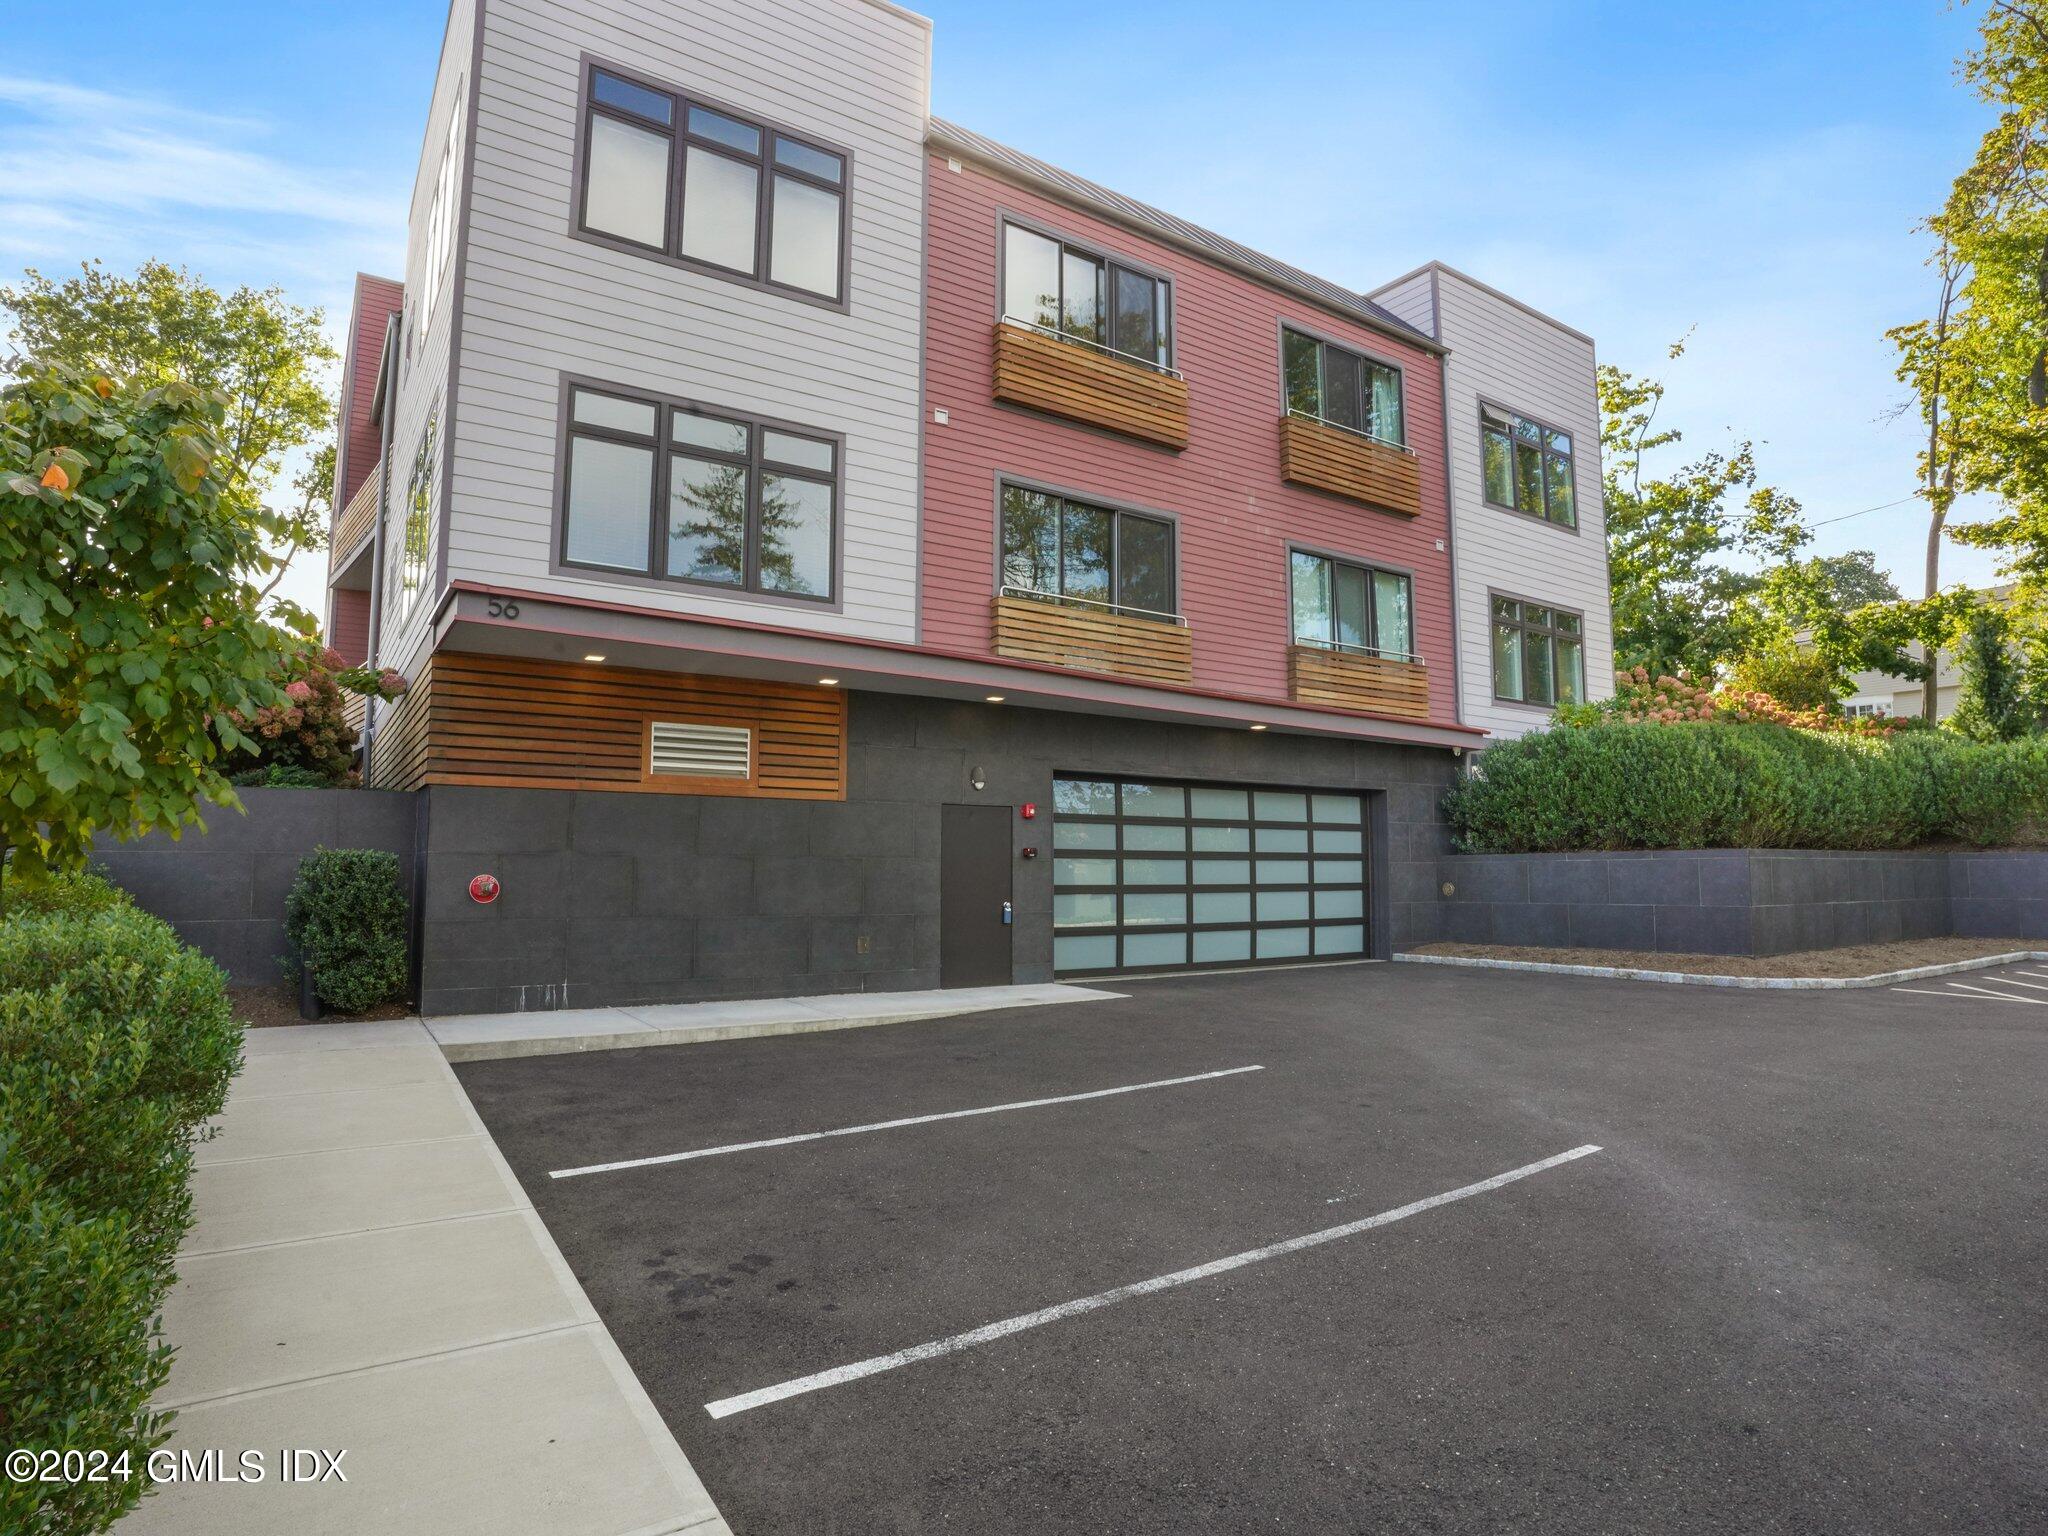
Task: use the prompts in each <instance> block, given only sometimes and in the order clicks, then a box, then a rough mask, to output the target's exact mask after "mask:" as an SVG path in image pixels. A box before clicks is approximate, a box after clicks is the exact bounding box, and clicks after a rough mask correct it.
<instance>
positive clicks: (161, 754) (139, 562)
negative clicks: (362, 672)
mask: <svg viewBox="0 0 2048 1536" xmlns="http://www.w3.org/2000/svg"><path fill="white" fill-rule="evenodd" d="M228 421H229V407H228V404H227V402H226V401H225V399H224V398H223V397H222V396H220V395H219V394H217V393H212V392H208V391H202V390H200V389H197V388H195V387H193V386H192V385H190V384H186V383H182V382H177V381H172V382H169V383H164V382H159V381H157V380H156V379H154V378H150V377H143V378H136V379H130V380H126V381H123V382H119V383H117V382H115V381H114V380H112V379H110V378H108V377H106V376H104V375H95V374H92V373H89V372H84V371H80V370H78V369H74V368H69V367H62V366H57V365H44V366H40V367H37V368H35V369H33V370H32V371H30V372H28V373H27V374H26V376H24V377H21V378H17V379H15V380H14V381H13V382H11V383H9V384H7V385H6V386H5V387H4V388H0V851H4V852H5V853H7V854H8V855H9V857H10V859H11V865H12V870H13V871H14V872H15V873H16V874H19V875H25V876H28V877H30V878H34V877H36V876H38V875H40V874H41V873H43V872H45V871H47V870H51V869H75V868H78V867H80V866H81V865H83V864H84V862H85V859H86V856H87V854H88V852H89V851H90V849H91V846H92V841H93V839H94V837H95V836H97V835H105V836H112V837H115V838H126V837H131V836H134V835H136V834H138V833H140V832H144V831H149V830H152V829H163V830H166V831H170V832H172V833H173V834H175V833H176V832H177V831H178V830H179V829H180V828H182V827H184V826H186V825H189V824H192V823H194V822H197V821H199V818H200V811H201V807H202V806H203V805H204V804H206V803H208V802H211V803H214V804H219V805H234V804H236V803H237V801H236V798H235V794H234V791H233V790H232V789H230V788H229V786H228V783H227V780H226V779H225V778H224V777H223V775H222V773H221V771H220V767H219V760H220V755H221V753H222V752H223V750H224V749H235V750H244V751H247V750H253V749H254V747H255V745H256V744H255V743H254V742H252V741H251V740H250V739H249V738H248V737H247V736H245V735H243V734H242V732H241V731H240V730H239V729H238V728H237V727H236V725H235V724H234V721H235V719H236V718H237V717H241V718H249V717H253V716H254V715H255V714H256V713H257V712H258V711H260V710H263V709H265V708H267V707H270V706H273V705H276V704H278V703H279V702H281V699H282V694H281V692H280V690H279V688H278V686H277V684H276V682H275V681H274V676H275V674H276V673H277V671H278V669H279V667H280V666H281V664H282V662H283V659H284V656H285V653H286V650H287V648H288V646H289V644H290V643H291V637H290V636H289V635H288V634H287V633H286V632H285V631H283V630H281V629H279V628H277V627H276V626H275V625H273V624H270V623H268V622H266V621H265V620H264V619H263V617H262V616H261V613H260V611H259V610H260V607H261V596H260V593H259V590H258V588H257V587H256V585H255V583H256V582H257V581H259V580H262V579H263V578H265V577H266V576H268V575H269V573H270V572H271V571H272V570H273V569H274V568H275V566H276V564H277V559H278V557H277V556H275V555H273V554H272V553H271V552H270V550H269V549H268V548H267V547H266V546H267V545H268V544H269V543H270V542H272V541H276V540H280V539H282V538H283V537H284V535H285V526H284V525H285V522H286V519H285V518H284V517H282V516H280V515H278V514H275V513H271V512H267V511H264V510H263V509H261V508H260V507H254V506H251V505H249V504H246V503H244V502H242V501H240V500H238V498H237V497H236V495H235V494H234V491H233V489H232V487H233V486H234V484H235V480H234V476H235V475H236V474H237V473H238V471H236V470H235V468H234V467H233V464H232V461H231V460H230V459H229V457H228V450H227V448H226V446H225V444H224V442H223V440H222V436H221V434H222V432H223V431H224V430H225V429H226V427H227V424H228Z"/></svg>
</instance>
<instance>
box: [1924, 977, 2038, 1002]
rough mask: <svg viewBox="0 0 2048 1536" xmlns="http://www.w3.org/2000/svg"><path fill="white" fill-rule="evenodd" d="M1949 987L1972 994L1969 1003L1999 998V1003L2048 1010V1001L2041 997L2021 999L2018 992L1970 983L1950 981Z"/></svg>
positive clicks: (1960, 999) (1959, 999) (1955, 998)
mask: <svg viewBox="0 0 2048 1536" xmlns="http://www.w3.org/2000/svg"><path fill="white" fill-rule="evenodd" d="M1948 985H1950V987H1954V989H1956V991H1968V993H1972V997H1970V999H1968V1001H1974V999H1976V997H1997V999H1999V1001H2005V1004H2034V1006H2036V1008H2048V1001H2044V999H2040V997H2021V995H2019V993H2017V991H1993V989H1991V987H1972V985H1970V983H1968V981H1950V983H1948ZM1950 1001H1966V999H1962V997H1950Z"/></svg>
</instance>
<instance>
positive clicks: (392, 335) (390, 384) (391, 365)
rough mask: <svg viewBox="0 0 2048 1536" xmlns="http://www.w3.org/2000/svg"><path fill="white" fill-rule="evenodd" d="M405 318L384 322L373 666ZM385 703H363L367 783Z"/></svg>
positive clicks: (379, 635) (373, 550) (373, 551)
mask: <svg viewBox="0 0 2048 1536" xmlns="http://www.w3.org/2000/svg"><path fill="white" fill-rule="evenodd" d="M404 317H405V311H404V309H403V308H400V309H399V310H397V311H396V312H395V313H393V314H391V315H390V316H388V317H386V319H385V321H384V355H383V359H382V362H381V364H380V367H381V369H382V372H383V374H384V420H383V423H382V424H381V425H380V426H379V428H378V434H379V436H380V437H381V438H382V439H383V449H384V451H383V452H382V453H380V454H379V455H378V456H377V521H376V524H375V525H374V526H373V528H372V529H371V532H370V645H369V656H368V660H369V664H370V665H371V666H373V667H374V666H376V665H377V663H378V651H379V649H380V648H381V647H382V645H383V643H384V601H383V599H384V525H385V524H386V523H387V522H389V521H390V517H391V455H392V452H393V448H394V445H393V443H392V440H391V439H392V435H393V434H394V433H395V432H396V431H397V430H398V336H399V326H400V323H401V322H402V321H403V319H404ZM383 710H384V701H383V700H382V699H381V698H376V697H374V696H373V697H371V698H369V699H366V700H364V702H363V783H364V784H365V785H367V784H368V783H369V782H370V754H371V752H372V751H374V750H375V748H376V745H377V718H378V716H379V715H381V714H382V713H383Z"/></svg>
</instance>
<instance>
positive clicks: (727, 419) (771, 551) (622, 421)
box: [562, 386, 840, 601]
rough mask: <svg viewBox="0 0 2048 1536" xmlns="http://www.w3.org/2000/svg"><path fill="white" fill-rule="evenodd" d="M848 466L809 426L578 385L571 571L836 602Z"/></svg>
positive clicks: (567, 523)
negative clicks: (842, 488) (842, 483)
mask: <svg viewBox="0 0 2048 1536" xmlns="http://www.w3.org/2000/svg"><path fill="white" fill-rule="evenodd" d="M839 457H840V454H839V444H838V443H837V442H836V441H834V440H833V439H831V438H828V437H825V436H822V435H819V434H815V433H807V432H805V431H802V430H801V429H797V428H790V427H784V426H780V425H776V424H771V423H768V422H762V421H756V420H753V419H751V418H749V417H745V416H739V415H735V414H732V413H729V412H725V411H718V410H710V409H705V408H702V407H699V406H694V405H688V404H684V403H682V402H680V401H670V400H653V399H649V398H646V397H644V396H639V395H625V394H614V393H612V392H609V391H606V390H601V389H588V388H584V387H582V386H576V387H573V388H571V390H570V391H569V424H568V453H567V460H568V463H567V476H566V478H567V483H566V485H565V486H564V488H563V492H562V560H563V561H564V563H566V564H569V565H576V566H588V567H590V568H592V569H595V570H604V571H618V572H625V573H629V574H632V575H636V576H657V577H664V578H667V579H670V580H674V581H685V582H691V583H695V584H697V585H701V586H711V587H725V588H729V589H732V590H734V591H741V592H758V593H765V594H767V595H770V596H774V597H799V598H812V599H816V600H818V601H829V600H830V599H831V597H832V596H833V567H834V551H835V549H836V547H837V529H836V524H837V520H838V519H837V513H838V501H839V470H840V466H839Z"/></svg>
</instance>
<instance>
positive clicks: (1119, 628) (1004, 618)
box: [993, 593, 1195, 683]
mask: <svg viewBox="0 0 2048 1536" xmlns="http://www.w3.org/2000/svg"><path fill="white" fill-rule="evenodd" d="M993 617H994V629H995V653H996V654H997V655H998V656H1005V657H1008V658H1009V659H1011V660H1012V661H1035V662H1038V663H1040V664H1042V665H1044V666H1050V667H1073V668H1076V669H1078V670H1080V671H1084V672H1108V673H1111V674H1113V675H1115V676H1117V677H1129V678H1135V679H1137V680H1138V681H1140V682H1147V683H1188V682H1192V681H1194V675H1195V669H1194V637H1193V636H1192V635H1191V634H1190V633H1189V631H1188V627H1187V625H1185V624H1176V623H1172V622H1169V621H1167V620H1165V619H1143V618H1133V617H1131V616H1129V615H1127V614H1121V613H1111V612H1108V611H1107V610H1104V609H1097V608H1083V607H1071V606H1067V605H1065V604H1062V603H1060V602H1058V601H1056V600H1054V599H1051V598H1044V597H1017V596H1012V595H1010V594H1009V593H1005V594H1004V595H1002V596H999V597H997V598H996V600H995V610H994V616H993Z"/></svg>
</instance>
